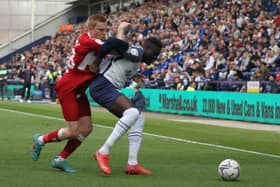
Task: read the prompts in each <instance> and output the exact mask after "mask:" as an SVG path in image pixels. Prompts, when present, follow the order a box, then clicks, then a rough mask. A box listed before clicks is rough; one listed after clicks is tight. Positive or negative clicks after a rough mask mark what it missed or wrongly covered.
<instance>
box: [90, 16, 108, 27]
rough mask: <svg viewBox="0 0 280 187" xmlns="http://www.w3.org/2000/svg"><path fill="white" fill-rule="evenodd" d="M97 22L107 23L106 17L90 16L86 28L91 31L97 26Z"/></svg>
mask: <svg viewBox="0 0 280 187" xmlns="http://www.w3.org/2000/svg"><path fill="white" fill-rule="evenodd" d="M97 22H106V17H105V16H103V15H101V14H98V15H94V16H89V17H88V19H87V22H86V26H87V27H88V28H89V29H93V28H94V27H95V26H96V23H97Z"/></svg>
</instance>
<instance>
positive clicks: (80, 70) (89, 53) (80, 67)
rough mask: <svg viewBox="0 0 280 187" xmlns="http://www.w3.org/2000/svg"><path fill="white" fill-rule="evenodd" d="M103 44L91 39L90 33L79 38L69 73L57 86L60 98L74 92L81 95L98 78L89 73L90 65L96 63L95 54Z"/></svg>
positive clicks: (69, 63) (69, 66)
mask: <svg viewBox="0 0 280 187" xmlns="http://www.w3.org/2000/svg"><path fill="white" fill-rule="evenodd" d="M102 44H103V42H102V41H101V40H99V39H96V38H93V37H91V36H90V35H89V34H88V33H84V34H82V35H80V36H79V38H78V39H77V41H76V43H75V45H74V47H73V49H72V56H71V58H70V60H69V62H68V72H67V73H65V74H64V75H63V77H62V78H61V79H60V80H59V81H58V82H57V84H56V90H57V92H58V96H59V97H62V96H63V95H65V94H67V93H69V92H71V91H73V90H74V91H75V92H77V93H81V92H84V91H85V90H86V89H87V87H88V86H89V84H90V83H91V81H92V80H93V79H94V78H95V77H96V75H95V74H93V73H92V72H90V71H89V68H88V65H90V64H91V63H93V62H94V60H95V58H96V57H95V53H96V52H97V51H98V50H99V49H100V46H101V45H102Z"/></svg>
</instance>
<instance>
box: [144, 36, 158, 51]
mask: <svg viewBox="0 0 280 187" xmlns="http://www.w3.org/2000/svg"><path fill="white" fill-rule="evenodd" d="M145 43H150V44H153V45H155V46H157V47H158V48H159V49H161V48H162V43H161V41H160V40H159V39H158V38H155V37H151V38H148V39H147V40H146V41H145Z"/></svg>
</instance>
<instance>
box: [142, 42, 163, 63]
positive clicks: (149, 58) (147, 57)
mask: <svg viewBox="0 0 280 187" xmlns="http://www.w3.org/2000/svg"><path fill="white" fill-rule="evenodd" d="M160 50H161V49H159V48H158V47H156V46H154V45H145V46H144V54H143V60H144V62H145V63H147V64H151V63H153V62H154V61H155V60H156V59H157V58H158V56H159V53H160Z"/></svg>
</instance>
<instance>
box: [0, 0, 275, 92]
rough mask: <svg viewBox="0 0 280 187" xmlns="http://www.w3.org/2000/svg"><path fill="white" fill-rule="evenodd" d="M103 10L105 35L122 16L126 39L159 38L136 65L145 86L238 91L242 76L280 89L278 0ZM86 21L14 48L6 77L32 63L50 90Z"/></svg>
mask: <svg viewBox="0 0 280 187" xmlns="http://www.w3.org/2000/svg"><path fill="white" fill-rule="evenodd" d="M106 13H107V15H108V18H109V19H108V20H109V21H108V24H109V28H110V29H109V30H108V36H114V35H115V33H116V28H117V26H118V24H119V23H120V21H123V20H126V21H129V22H130V23H131V24H132V27H131V29H130V30H129V31H128V33H127V40H128V41H129V43H130V44H135V45H141V44H142V42H143V41H144V40H145V39H146V38H148V37H159V38H160V39H161V41H162V43H163V45H164V48H163V50H162V53H161V55H160V56H159V57H158V60H157V61H156V62H155V63H154V64H153V65H150V66H147V65H146V64H144V63H142V64H141V65H140V67H139V73H142V74H143V75H144V76H145V77H146V80H145V87H146V88H155V89H175V90H222V91H240V92H243V91H246V81H260V92H263V93H279V92H280V1H278V0H194V1H186V0H173V1H168V0H161V1H159V0H152V1H146V2H145V3H144V4H142V5H140V4H139V3H133V4H131V5H130V7H126V8H123V9H120V10H118V11H116V12H112V13H111V12H110V9H108V10H107V11H106ZM84 29H85V25H84V24H79V25H75V26H74V28H73V29H71V30H66V31H63V32H57V33H56V35H55V36H53V37H52V38H51V39H50V40H48V41H46V42H45V43H44V44H42V45H39V46H35V47H33V48H32V50H31V51H25V52H23V53H20V54H17V55H15V56H14V57H13V60H12V61H11V62H7V63H5V67H4V66H2V69H3V68H6V69H8V75H7V79H8V80H10V81H14V82H23V79H24V72H25V71H26V69H30V71H31V73H32V83H34V84H35V86H36V87H37V88H38V89H41V90H43V93H45V91H44V90H48V92H50V89H51V87H50V86H51V85H52V84H53V85H55V82H56V81H57V80H58V79H59V78H60V77H61V76H62V75H63V73H64V72H65V70H66V67H67V61H68V59H69V57H70V55H71V48H72V46H73V43H74V41H75V39H76V38H77V37H78V36H79V34H80V33H81V32H84ZM128 84H129V82H128ZM44 96H45V97H52V96H47V95H46V94H45V95H44Z"/></svg>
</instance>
